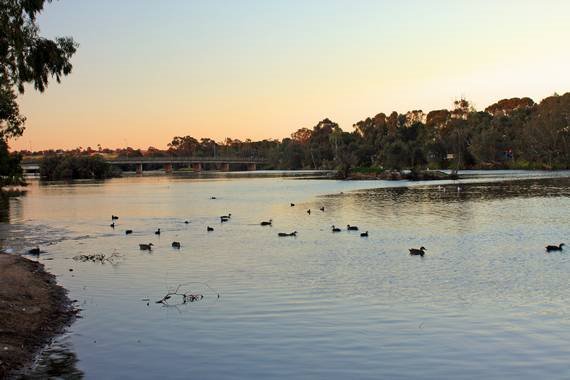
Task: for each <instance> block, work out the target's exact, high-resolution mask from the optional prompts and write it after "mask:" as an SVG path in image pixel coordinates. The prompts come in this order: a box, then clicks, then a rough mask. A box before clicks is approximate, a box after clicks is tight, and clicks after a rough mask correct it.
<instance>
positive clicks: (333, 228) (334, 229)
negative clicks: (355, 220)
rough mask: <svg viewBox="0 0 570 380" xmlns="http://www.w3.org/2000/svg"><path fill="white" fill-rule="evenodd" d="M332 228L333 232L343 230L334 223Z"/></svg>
mask: <svg viewBox="0 0 570 380" xmlns="http://www.w3.org/2000/svg"><path fill="white" fill-rule="evenodd" d="M331 228H332V232H340V231H341V230H340V228H338V227H335V226H334V224H333V225H332V227H331Z"/></svg>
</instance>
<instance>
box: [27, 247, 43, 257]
mask: <svg viewBox="0 0 570 380" xmlns="http://www.w3.org/2000/svg"><path fill="white" fill-rule="evenodd" d="M28 254H30V255H36V256H37V255H39V254H40V247H35V248H32V249H30V250H28Z"/></svg>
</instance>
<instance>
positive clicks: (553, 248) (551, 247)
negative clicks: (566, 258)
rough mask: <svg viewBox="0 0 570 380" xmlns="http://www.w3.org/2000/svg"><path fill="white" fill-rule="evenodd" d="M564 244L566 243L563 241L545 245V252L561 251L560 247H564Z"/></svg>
mask: <svg viewBox="0 0 570 380" xmlns="http://www.w3.org/2000/svg"><path fill="white" fill-rule="evenodd" d="M565 245H566V244H564V243H560V244H559V245H547V246H546V252H552V251H562V247H564V246H565Z"/></svg>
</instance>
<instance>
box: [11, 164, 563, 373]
mask: <svg viewBox="0 0 570 380" xmlns="http://www.w3.org/2000/svg"><path fill="white" fill-rule="evenodd" d="M464 174H465V175H466V177H465V178H466V179H464V180H462V181H459V182H455V181H439V182H406V181H399V182H390V181H335V180H314V179H300V178H289V177H281V176H277V177H273V176H269V175H267V173H266V175H265V176H264V175H261V176H252V175H247V176H241V175H212V176H206V175H202V176H187V175H173V176H165V175H161V176H144V177H126V178H119V179H113V180H109V181H105V182H97V183H94V182H85V183H74V184H63V183H60V184H48V185H45V184H39V183H38V182H37V181H32V183H31V185H30V186H29V192H28V194H27V195H26V196H24V197H20V198H16V199H11V200H10V207H9V213H8V214H7V215H6V216H5V218H4V221H3V222H2V223H0V234H1V236H2V238H3V239H4V240H5V241H4V246H5V247H8V248H7V249H8V250H9V251H12V252H16V253H17V252H23V251H25V250H27V249H29V248H31V247H33V246H35V245H36V244H38V245H40V247H41V248H42V250H45V251H46V252H45V253H43V254H42V255H40V257H39V260H40V261H41V262H43V263H44V264H45V265H46V268H47V269H48V270H49V271H51V272H52V273H54V274H56V275H57V278H58V281H59V283H60V284H62V285H63V286H64V287H65V288H66V289H68V290H69V296H70V298H71V299H74V300H77V306H78V307H79V308H81V309H82V311H81V313H80V315H81V317H82V318H79V319H78V320H77V321H76V322H75V323H74V324H73V325H72V326H71V327H70V328H69V329H68V332H67V333H66V334H65V335H64V336H62V337H59V338H58V339H57V340H56V341H55V342H54V344H53V345H52V346H51V347H49V348H48V349H47V350H46V351H45V353H44V355H43V356H42V359H41V360H40V362H39V364H38V366H37V368H36V370H35V371H34V372H33V373H32V374H30V376H29V377H30V378H45V377H48V375H57V376H60V377H62V378H79V377H82V376H84V377H85V378H88V379H127V378H128V379H135V378H136V379H156V378H168V379H189V378H192V379H291V378H295V379H348V378H350V379H378V378H389V379H413V378H422V379H441V378H453V379H472V378H501V379H536V378H538V377H543V378H548V379H558V378H560V379H562V378H566V379H567V378H568V376H569V374H570V364H568V357H570V346H569V345H568V341H570V303H569V301H570V251H569V250H570V247H568V249H567V250H566V251H562V252H552V253H546V252H545V249H544V246H545V245H546V244H554V243H556V244H558V243H560V242H566V243H570V239H569V238H568V237H569V232H570V223H569V221H568V216H569V215H570V212H569V211H570V173H569V172H471V173H464ZM458 186H460V188H459V190H458ZM212 197H215V199H212ZM290 203H295V206H294V207H291V206H290ZM321 207H324V211H320V208H321ZM308 209H310V210H311V213H310V214H309V213H307V210H308ZM228 213H231V219H230V220H229V221H228V222H226V223H221V222H220V219H219V216H220V215H226V214H228ZM111 215H118V216H119V219H118V220H117V221H116V226H115V228H114V229H113V228H111V227H110V223H111ZM269 219H272V221H273V226H271V227H262V226H260V224H259V223H260V222H261V221H264V220H269ZM185 221H188V222H189V223H187V224H186V223H184V222H185ZM347 224H351V225H357V226H359V228H360V231H358V232H353V231H346V225H347ZM332 225H336V226H338V227H341V228H342V232H338V233H332V232H331V226H332ZM207 226H211V227H213V228H214V231H211V232H208V231H206V227H207ZM157 228H160V229H161V234H160V235H155V234H154V231H155V230H156V229H157ZM127 229H132V230H133V233H132V234H130V235H126V234H125V230H127ZM291 231H298V234H297V236H296V237H286V238H284V237H278V236H277V234H278V232H291ZM362 231H369V236H368V237H367V238H364V237H360V232H362ZM173 241H179V242H180V243H181V249H174V248H172V247H171V243H172V242H173ZM140 243H153V244H154V246H153V249H152V251H150V252H148V251H141V250H140V249H139V244H140ZM420 246H425V247H426V248H427V250H426V254H425V256H424V257H419V256H410V255H409V254H408V249H409V248H412V247H416V248H419V247H420ZM90 254H105V255H106V256H111V255H114V256H113V259H112V261H107V262H105V263H104V264H101V263H94V262H81V261H78V260H74V259H73V258H74V257H75V256H77V255H90ZM179 284H185V285H183V286H182V287H181V289H180V292H185V293H197V294H202V295H203V296H204V298H203V299H200V300H198V301H196V302H186V303H183V302H182V299H181V297H178V296H173V297H172V298H171V299H169V300H168V301H167V302H168V304H160V303H155V301H157V300H160V299H161V298H163V296H164V295H165V294H166V293H167V292H168V290H169V289H173V288H176V287H177V285H179ZM218 294H219V298H218Z"/></svg>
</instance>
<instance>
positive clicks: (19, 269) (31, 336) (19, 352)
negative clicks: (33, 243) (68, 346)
mask: <svg viewBox="0 0 570 380" xmlns="http://www.w3.org/2000/svg"><path fill="white" fill-rule="evenodd" d="M75 314H76V311H75V310H73V308H72V306H71V302H70V301H69V299H68V298H67V292H66V291H65V289H63V288H62V287H61V286H59V285H57V283H56V280H55V276H54V275H52V274H50V273H48V272H46V271H45V269H44V266H43V264H41V263H38V262H36V261H32V260H28V259H26V258H24V257H21V256H17V255H9V254H4V253H0V379H5V378H8V377H9V376H10V375H13V374H14V373H15V372H16V371H21V370H22V369H23V368H25V367H26V366H27V365H29V364H30V363H31V362H32V360H33V359H34V355H35V354H36V353H37V352H38V350H39V349H41V348H42V347H43V346H44V345H45V344H47V343H48V342H49V341H50V339H52V338H53V337H54V336H55V335H57V334H59V333H61V332H62V331H63V329H64V328H65V326H67V325H69V323H71V322H72V321H73V319H74V317H75Z"/></svg>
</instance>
